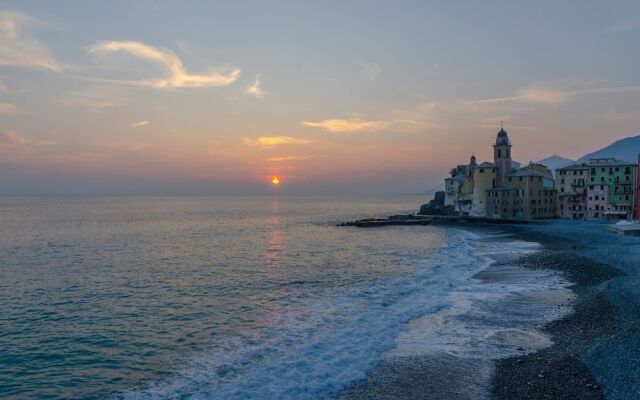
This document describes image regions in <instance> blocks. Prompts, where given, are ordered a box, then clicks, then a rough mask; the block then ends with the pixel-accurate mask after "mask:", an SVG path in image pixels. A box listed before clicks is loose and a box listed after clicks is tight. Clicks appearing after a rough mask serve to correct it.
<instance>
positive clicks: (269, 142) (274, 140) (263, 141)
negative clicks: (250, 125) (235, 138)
mask: <svg viewBox="0 0 640 400" xmlns="http://www.w3.org/2000/svg"><path fill="white" fill-rule="evenodd" d="M242 141H243V142H244V144H246V145H249V146H279V145H283V144H310V143H313V142H312V141H311V140H307V139H299V138H294V137H291V136H260V137H258V138H255V139H253V138H244V139H242Z"/></svg>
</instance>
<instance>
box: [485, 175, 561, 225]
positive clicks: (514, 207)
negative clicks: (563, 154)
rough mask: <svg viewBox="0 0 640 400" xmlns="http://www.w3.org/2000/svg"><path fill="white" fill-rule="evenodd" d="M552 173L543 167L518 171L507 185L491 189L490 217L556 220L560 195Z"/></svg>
mask: <svg viewBox="0 0 640 400" xmlns="http://www.w3.org/2000/svg"><path fill="white" fill-rule="evenodd" d="M556 193H557V192H556V190H555V188H554V182H553V178H552V175H551V171H549V170H548V169H547V168H546V167H545V166H543V165H540V164H529V165H528V166H526V167H524V168H521V169H519V170H517V171H514V172H512V173H510V174H509V175H507V176H506V177H505V184H504V185H503V186H500V187H495V188H492V189H489V190H488V199H489V203H488V204H487V214H486V215H487V216H488V217H493V218H517V219H541V218H555V216H556V214H557V195H556Z"/></svg>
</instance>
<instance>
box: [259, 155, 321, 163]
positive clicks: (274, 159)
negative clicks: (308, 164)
mask: <svg viewBox="0 0 640 400" xmlns="http://www.w3.org/2000/svg"><path fill="white" fill-rule="evenodd" d="M310 158H313V157H312V156H282V157H269V158H267V161H268V162H285V161H302V160H308V159H310Z"/></svg>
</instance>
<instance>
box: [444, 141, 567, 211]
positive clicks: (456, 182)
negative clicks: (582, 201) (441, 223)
mask: <svg viewBox="0 0 640 400" xmlns="http://www.w3.org/2000/svg"><path fill="white" fill-rule="evenodd" d="M511 148H512V144H511V141H510V140H509V135H508V134H507V132H506V131H505V130H504V129H503V128H501V129H500V131H499V132H498V134H497V136H496V141H495V144H494V145H493V157H494V159H493V162H492V163H490V162H483V163H481V164H477V162H476V158H475V157H474V156H472V157H471V160H470V162H469V164H467V165H458V166H456V167H455V168H453V169H452V170H451V176H450V177H449V178H447V179H445V204H449V205H453V206H454V210H455V211H456V213H457V214H458V215H463V216H476V217H491V218H515V219H540V218H554V217H555V216H556V214H557V212H558V211H557V207H558V206H557V196H556V189H555V183H554V179H553V175H552V174H551V172H550V171H549V169H548V168H547V167H546V166H544V165H541V164H535V163H530V164H529V165H527V166H526V167H523V168H520V164H518V163H516V162H514V161H513V160H512V159H511Z"/></svg>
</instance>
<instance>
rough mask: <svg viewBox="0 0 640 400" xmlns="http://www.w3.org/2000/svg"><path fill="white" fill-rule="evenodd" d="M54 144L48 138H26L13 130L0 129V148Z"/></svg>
mask: <svg viewBox="0 0 640 400" xmlns="http://www.w3.org/2000/svg"><path fill="white" fill-rule="evenodd" d="M52 144H55V142H52V141H50V140H34V139H29V138H26V137H24V136H22V135H20V134H19V133H18V132H15V131H0V148H2V147H20V146H29V145H34V146H48V145H52Z"/></svg>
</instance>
